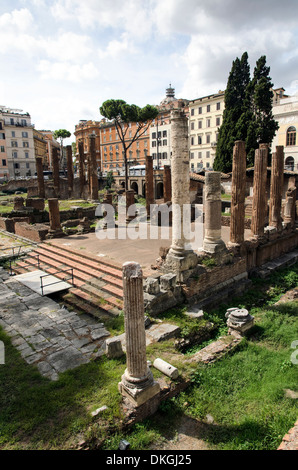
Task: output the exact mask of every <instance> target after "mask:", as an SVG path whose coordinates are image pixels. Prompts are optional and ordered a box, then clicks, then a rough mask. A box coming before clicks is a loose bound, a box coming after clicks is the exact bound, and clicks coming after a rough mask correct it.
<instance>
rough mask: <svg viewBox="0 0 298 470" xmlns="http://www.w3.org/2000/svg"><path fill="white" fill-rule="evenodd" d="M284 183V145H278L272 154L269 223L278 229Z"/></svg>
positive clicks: (279, 228)
mask: <svg viewBox="0 0 298 470" xmlns="http://www.w3.org/2000/svg"><path fill="white" fill-rule="evenodd" d="M283 185H284V147H283V146H282V145H278V146H277V147H276V151H275V153H273V154H272V164H271V182H270V202H269V225H270V226H271V227H275V228H276V229H277V230H278V231H280V230H281V229H282V217H281V203H282V191H283Z"/></svg>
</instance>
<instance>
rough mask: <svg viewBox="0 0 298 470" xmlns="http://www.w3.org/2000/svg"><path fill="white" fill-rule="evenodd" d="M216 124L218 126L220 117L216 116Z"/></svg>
mask: <svg viewBox="0 0 298 470" xmlns="http://www.w3.org/2000/svg"><path fill="white" fill-rule="evenodd" d="M216 125H217V126H220V117H217V118H216Z"/></svg>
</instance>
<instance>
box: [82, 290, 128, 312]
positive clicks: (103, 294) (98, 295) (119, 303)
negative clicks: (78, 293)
mask: <svg viewBox="0 0 298 470" xmlns="http://www.w3.org/2000/svg"><path fill="white" fill-rule="evenodd" d="M107 287H109V286H107ZM81 290H82V291H83V292H86V293H87V294H89V295H90V296H91V297H94V298H95V299H96V300H98V299H103V300H104V301H106V302H108V303H109V304H111V305H113V306H114V307H116V308H118V309H120V310H122V309H123V294H121V295H120V296H119V297H116V296H113V295H111V292H110V290H107V291H105V290H104V289H103V288H102V289H98V288H96V287H93V286H91V285H89V284H84V285H83V286H82V287H81Z"/></svg>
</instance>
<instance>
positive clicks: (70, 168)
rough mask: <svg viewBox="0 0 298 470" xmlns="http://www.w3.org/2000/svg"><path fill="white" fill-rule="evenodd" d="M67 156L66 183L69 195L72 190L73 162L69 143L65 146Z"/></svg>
mask: <svg viewBox="0 0 298 470" xmlns="http://www.w3.org/2000/svg"><path fill="white" fill-rule="evenodd" d="M66 156H67V185H68V196H69V197H70V196H71V194H72V192H73V162H72V148H71V145H67V146H66Z"/></svg>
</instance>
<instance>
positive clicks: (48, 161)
mask: <svg viewBox="0 0 298 470" xmlns="http://www.w3.org/2000/svg"><path fill="white" fill-rule="evenodd" d="M38 132H39V133H40V134H41V135H42V137H43V139H44V140H45V141H46V154H45V159H44V169H45V170H49V171H53V164H52V154H53V148H54V147H55V148H57V149H58V155H59V156H60V151H61V148H60V144H59V142H57V140H55V139H54V137H53V132H52V131H48V130H40V131H38Z"/></svg>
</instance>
